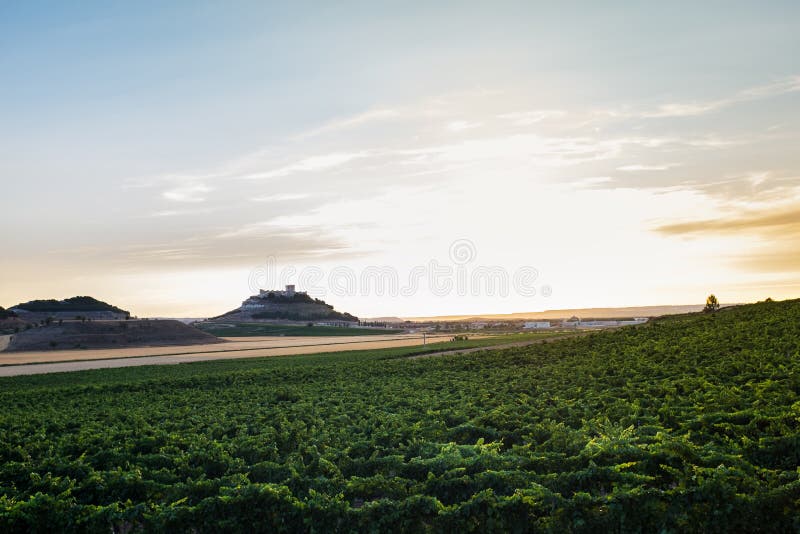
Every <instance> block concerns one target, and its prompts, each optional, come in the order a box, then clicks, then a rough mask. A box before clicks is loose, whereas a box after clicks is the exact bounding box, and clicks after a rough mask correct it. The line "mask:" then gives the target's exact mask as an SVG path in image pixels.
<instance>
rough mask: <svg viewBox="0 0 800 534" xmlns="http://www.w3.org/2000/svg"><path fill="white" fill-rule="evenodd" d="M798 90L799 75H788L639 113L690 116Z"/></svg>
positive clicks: (649, 116)
mask: <svg viewBox="0 0 800 534" xmlns="http://www.w3.org/2000/svg"><path fill="white" fill-rule="evenodd" d="M798 91H800V76H789V77H787V78H784V79H781V80H778V81H775V82H773V83H770V84H766V85H759V86H756V87H751V88H748V89H744V90H742V91H739V92H738V93H736V94H734V95H731V96H728V97H725V98H720V99H717V100H709V101H705V102H675V103H667V104H662V105H660V106H659V107H658V108H656V109H655V110H652V111H646V112H644V113H642V114H641V116H642V117H645V118H653V119H660V118H668V117H691V116H696V115H703V114H706V113H711V112H713V111H718V110H720V109H723V108H727V107H730V106H733V105H735V104H739V103H742V102H750V101H753V100H762V99H765V98H771V97H775V96H780V95H785V94H788V93H795V92H798Z"/></svg>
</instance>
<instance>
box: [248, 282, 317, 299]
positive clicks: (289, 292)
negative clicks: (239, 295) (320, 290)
mask: <svg viewBox="0 0 800 534" xmlns="http://www.w3.org/2000/svg"><path fill="white" fill-rule="evenodd" d="M270 294H273V295H275V296H277V297H293V296H295V295H305V294H306V292H305V291H295V289H294V284H290V285H287V286H286V289H285V290H283V291H281V290H277V289H269V290H265V289H259V290H258V296H259V297H261V298H267V297H268V296H269V295H270Z"/></svg>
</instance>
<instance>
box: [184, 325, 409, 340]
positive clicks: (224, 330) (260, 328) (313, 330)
mask: <svg viewBox="0 0 800 534" xmlns="http://www.w3.org/2000/svg"><path fill="white" fill-rule="evenodd" d="M309 324H311V326H308V325H309ZM192 326H196V327H197V328H199V329H200V330H202V331H203V332H208V333H209V334H213V335H215V336H220V337H251V336H372V335H384V334H399V333H401V332H402V330H389V329H383V328H346V327H339V326H314V325H313V323H306V324H304V325H302V326H301V325H291V324H272V323H214V322H200V323H194V324H193V325H192Z"/></svg>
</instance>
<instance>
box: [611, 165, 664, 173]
mask: <svg viewBox="0 0 800 534" xmlns="http://www.w3.org/2000/svg"><path fill="white" fill-rule="evenodd" d="M677 166H678V164H677V163H669V164H667V165H640V164H636V165H623V166H622V167H617V170H618V171H624V172H635V171H666V170H668V169H671V168H673V167H677Z"/></svg>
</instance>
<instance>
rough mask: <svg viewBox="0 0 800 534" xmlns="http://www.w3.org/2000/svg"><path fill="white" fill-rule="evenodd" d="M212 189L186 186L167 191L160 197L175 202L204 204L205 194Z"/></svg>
mask: <svg viewBox="0 0 800 534" xmlns="http://www.w3.org/2000/svg"><path fill="white" fill-rule="evenodd" d="M211 191H213V189H212V188H211V187H209V186H207V185H205V184H187V185H182V186H179V187H175V188H172V189H167V190H166V191H164V192H163V193H161V196H163V197H164V198H165V199H167V200H174V201H175V202H205V200H206V194H207V193H210V192H211Z"/></svg>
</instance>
